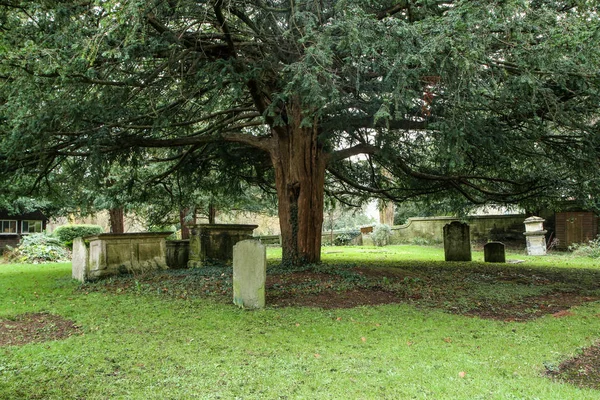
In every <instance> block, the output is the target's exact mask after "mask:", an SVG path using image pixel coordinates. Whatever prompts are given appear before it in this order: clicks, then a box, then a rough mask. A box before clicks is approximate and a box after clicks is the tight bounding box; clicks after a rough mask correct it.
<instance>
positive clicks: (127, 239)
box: [72, 232, 172, 282]
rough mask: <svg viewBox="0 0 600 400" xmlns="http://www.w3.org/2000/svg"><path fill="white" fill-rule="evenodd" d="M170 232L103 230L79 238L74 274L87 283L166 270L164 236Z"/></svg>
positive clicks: (74, 260)
mask: <svg viewBox="0 0 600 400" xmlns="http://www.w3.org/2000/svg"><path fill="white" fill-rule="evenodd" d="M171 233H172V232H141V233H118V234H117V233H102V234H99V235H94V236H86V237H84V238H77V239H76V240H74V241H73V262H72V276H73V278H74V279H77V280H79V281H80V282H85V281H88V280H94V279H98V278H104V277H107V276H113V275H119V274H123V273H145V272H148V271H152V270H161V269H166V268H167V262H166V256H165V253H166V249H165V248H166V245H165V238H166V237H167V236H169V235H170V234H171ZM86 242H88V243H89V247H88V246H87V245H86Z"/></svg>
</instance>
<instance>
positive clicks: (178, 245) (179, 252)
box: [166, 240, 190, 269]
mask: <svg viewBox="0 0 600 400" xmlns="http://www.w3.org/2000/svg"><path fill="white" fill-rule="evenodd" d="M166 244H167V266H168V267H169V268H172V269H179V268H187V266H188V259H189V258H190V241H189V240H167V243H166Z"/></svg>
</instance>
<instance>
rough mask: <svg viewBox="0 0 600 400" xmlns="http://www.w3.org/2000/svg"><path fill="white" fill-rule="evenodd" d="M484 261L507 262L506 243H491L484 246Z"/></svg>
mask: <svg viewBox="0 0 600 400" xmlns="http://www.w3.org/2000/svg"><path fill="white" fill-rule="evenodd" d="M483 260H484V261H485V262H490V263H504V262H506V252H505V250H504V243H500V242H490V243H486V244H485V245H484V246H483Z"/></svg>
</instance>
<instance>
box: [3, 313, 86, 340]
mask: <svg viewBox="0 0 600 400" xmlns="http://www.w3.org/2000/svg"><path fill="white" fill-rule="evenodd" d="M79 334H81V331H80V329H79V327H78V326H77V325H75V323H74V322H73V321H69V320H68V319H65V318H63V317H61V316H59V315H53V314H48V313H28V314H21V315H17V316H16V317H15V318H14V319H2V320H0V347H2V346H19V345H23V344H27V343H39V342H46V341H50V340H61V339H66V338H68V337H70V336H73V335H79Z"/></svg>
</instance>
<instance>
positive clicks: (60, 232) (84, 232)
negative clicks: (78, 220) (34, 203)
mask: <svg viewBox="0 0 600 400" xmlns="http://www.w3.org/2000/svg"><path fill="white" fill-rule="evenodd" d="M102 232H104V230H103V229H102V227H101V226H99V225H86V224H81V225H62V226H59V227H58V228H56V229H55V230H54V232H53V233H52V235H53V236H54V237H56V238H58V240H60V241H61V242H62V244H63V245H65V246H68V247H70V248H71V247H73V240H75V238H78V237H83V236H92V235H98V234H100V233H102Z"/></svg>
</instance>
